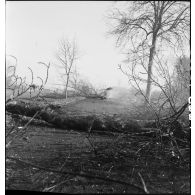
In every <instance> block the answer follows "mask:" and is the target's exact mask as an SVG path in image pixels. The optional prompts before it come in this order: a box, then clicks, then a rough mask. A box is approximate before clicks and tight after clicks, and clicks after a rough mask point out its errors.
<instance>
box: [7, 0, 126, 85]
mask: <svg viewBox="0 0 195 195" xmlns="http://www.w3.org/2000/svg"><path fill="white" fill-rule="evenodd" d="M114 4H115V3H114V2H109V1H107V2H106V1H105V2H103V1H102V2H94V1H92V2H87V1H86V2H74V1H72V2H71V1H69V2H65V1H60V2H59V1H58V2H50V1H48V2H37V1H35V2H23V1H21V2H20V1H18V2H17V1H16V2H12V1H8V2H6V54H8V55H9V54H10V55H14V56H16V57H17V59H18V66H17V69H18V73H19V74H20V75H22V76H25V75H30V74H29V70H28V68H27V67H28V66H30V67H31V68H32V69H33V72H34V74H35V76H42V77H43V75H44V69H43V67H41V66H40V65H38V64H37V62H39V61H43V62H46V63H48V62H51V63H52V65H53V64H54V63H55V62H56V59H55V53H56V51H57V46H58V41H59V40H60V39H61V38H63V37H64V38H68V39H73V38H75V39H76V41H77V45H78V47H79V49H80V51H81V58H80V60H79V61H78V63H77V68H78V71H79V73H80V74H81V75H83V76H84V77H85V78H86V79H88V80H89V81H91V82H92V83H94V84H95V85H97V86H105V87H108V86H117V85H118V86H119V85H120V86H122V87H127V86H128V80H127V78H126V77H125V76H124V75H123V74H122V73H121V72H120V71H119V70H118V64H120V63H121V61H122V60H123V58H122V57H124V56H122V55H120V53H119V50H117V49H116V48H115V41H114V39H112V38H108V37H107V36H106V33H107V31H108V26H107V25H106V20H105V15H106V13H107V10H108V9H110V8H111V7H112V6H114ZM58 80H59V77H58V75H57V71H56V68H55V66H54V65H53V66H52V67H51V68H50V72H49V80H48V86H52V87H54V86H55V85H53V84H57V83H59V82H58Z"/></svg>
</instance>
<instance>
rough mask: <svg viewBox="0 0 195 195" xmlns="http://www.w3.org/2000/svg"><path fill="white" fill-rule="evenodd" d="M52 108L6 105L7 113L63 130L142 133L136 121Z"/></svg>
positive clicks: (33, 105)
mask: <svg viewBox="0 0 195 195" xmlns="http://www.w3.org/2000/svg"><path fill="white" fill-rule="evenodd" d="M52 106H53V105H51V106H45V105H40V104H38V103H26V102H23V101H14V102H13V103H12V102H11V103H9V104H7V105H6V111H8V112H10V113H13V114H19V115H24V116H28V117H33V116H34V115H35V114H36V113H37V112H38V114H37V115H36V116H35V118H36V119H41V120H44V121H46V122H48V123H51V124H53V125H55V126H56V127H59V128H62V129H70V130H79V131H91V130H102V131H114V132H125V131H126V132H140V131H141V126H140V125H139V124H138V122H137V121H136V120H129V119H125V118H122V117H120V116H116V115H114V116H109V115H103V114H102V115H95V114H88V115H86V114H85V115H84V114H74V115H71V114H70V112H69V113H67V112H66V110H60V109H59V108H57V109H55V108H54V107H52Z"/></svg>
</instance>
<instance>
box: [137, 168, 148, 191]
mask: <svg viewBox="0 0 195 195" xmlns="http://www.w3.org/2000/svg"><path fill="white" fill-rule="evenodd" d="M138 175H139V177H140V179H141V182H142V185H143V187H144V191H145V193H146V194H149V191H148V189H147V187H146V183H145V181H144V179H143V177H142V175H141V173H140V172H138Z"/></svg>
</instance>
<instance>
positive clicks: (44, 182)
mask: <svg viewBox="0 0 195 195" xmlns="http://www.w3.org/2000/svg"><path fill="white" fill-rule="evenodd" d="M48 101H50V102H52V103H53V104H58V105H59V104H60V105H61V106H62V109H63V106H64V109H68V111H69V112H70V113H71V112H77V113H78V112H82V113H91V112H95V113H99V114H101V113H110V114H126V115H128V116H129V117H130V116H131V117H132V118H139V119H142V118H143V117H144V115H143V114H142V115H141V114H138V113H136V112H135V110H134V112H133V109H129V108H128V107H127V106H126V105H125V104H120V103H118V104H117V103H116V102H114V101H107V100H94V99H80V100H78V99H77V101H76V102H75V101H74V100H70V101H72V103H70V104H68V106H65V103H66V102H65V101H64V100H56V99H55V100H54V99H48ZM133 113H134V114H133ZM148 116H150V118H151V117H152V115H148ZM6 119H7V121H6V127H7V128H6V131H8V130H9V129H10V128H11V127H12V126H14V125H15V126H19V127H20V126H23V125H24V124H23V123H21V121H17V120H15V121H14V120H12V119H11V117H10V116H9V115H7V118H6ZM14 136H15V134H13V135H11V136H9V138H7V140H6V143H8V142H9V140H11V139H13V137H14ZM88 136H89V137H88ZM174 151H175V150H174V149H173V148H171V146H170V145H168V144H167V143H163V144H160V143H159V142H158V141H157V140H156V138H151V137H146V136H145V137H144V136H136V135H133V134H132V133H131V134H121V133H120V134H118V133H109V132H107V133H106V132H105V133H103V132H102V133H101V134H100V133H98V132H96V131H94V132H92V133H91V134H90V135H88V134H87V133H85V132H78V131H74V130H69V131H68V130H66V129H57V128H55V127H53V126H51V125H49V124H46V123H40V122H36V121H35V122H33V123H31V125H29V126H28V128H27V130H26V131H25V133H24V134H19V136H18V137H15V138H14V141H13V142H12V143H11V144H10V145H9V146H8V147H7V150H6V157H11V158H7V161H6V189H16V190H17V189H23V190H31V191H50V192H61V193H143V192H144V190H141V189H144V186H145V187H146V188H147V190H148V191H149V192H150V193H190V159H188V158H187V157H186V156H184V157H185V161H183V160H182V159H180V158H179V157H178V156H177V154H176V152H175V153H174V155H173V152H174ZM183 152H184V154H185V153H186V151H185V150H183ZM32 164H33V165H34V166H33V165H32ZM70 172H71V173H74V174H70ZM68 173H69V174H68ZM77 173H78V174H77ZM82 174H84V175H86V177H82ZM88 176H93V177H94V178H92V177H88ZM100 178H102V179H100ZM109 179H110V180H114V181H110V180H109ZM128 184H129V185H128ZM131 184H133V185H135V186H138V188H136V187H135V186H133V185H131ZM139 188H140V189H139Z"/></svg>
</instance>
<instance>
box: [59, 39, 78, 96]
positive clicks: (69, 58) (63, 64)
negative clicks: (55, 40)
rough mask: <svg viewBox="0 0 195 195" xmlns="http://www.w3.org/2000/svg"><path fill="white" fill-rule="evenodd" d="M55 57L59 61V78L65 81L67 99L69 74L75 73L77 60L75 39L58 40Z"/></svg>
mask: <svg viewBox="0 0 195 195" xmlns="http://www.w3.org/2000/svg"><path fill="white" fill-rule="evenodd" d="M56 58H57V60H58V61H59V65H58V68H59V69H60V75H61V78H62V79H63V81H65V97H66V99H67V97H68V87H69V84H70V80H71V76H72V75H73V74H74V73H75V68H76V61H77V60H78V48H77V45H76V42H75V40H73V41H69V40H65V39H62V40H60V41H59V48H58V52H57V54H56Z"/></svg>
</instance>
